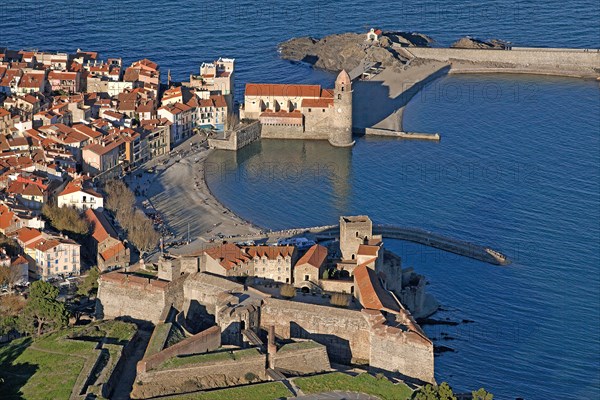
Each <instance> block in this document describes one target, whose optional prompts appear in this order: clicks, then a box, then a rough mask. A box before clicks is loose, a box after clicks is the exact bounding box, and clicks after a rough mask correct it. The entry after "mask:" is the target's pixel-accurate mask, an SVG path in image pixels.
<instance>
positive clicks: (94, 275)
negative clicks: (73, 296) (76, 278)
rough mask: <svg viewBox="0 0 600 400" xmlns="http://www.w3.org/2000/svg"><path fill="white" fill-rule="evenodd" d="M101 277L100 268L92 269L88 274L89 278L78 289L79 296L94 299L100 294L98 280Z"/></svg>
mask: <svg viewBox="0 0 600 400" xmlns="http://www.w3.org/2000/svg"><path fill="white" fill-rule="evenodd" d="M99 277H100V270H99V269H98V267H92V268H91V269H90V271H89V272H88V274H87V276H86V277H85V279H84V280H83V282H81V285H79V287H78V288H77V294H78V295H81V296H87V297H92V296H95V295H96V293H98V278H99Z"/></svg>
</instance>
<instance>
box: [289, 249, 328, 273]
mask: <svg viewBox="0 0 600 400" xmlns="http://www.w3.org/2000/svg"><path fill="white" fill-rule="evenodd" d="M326 259H327V247H324V246H321V245H320V244H315V245H313V246H312V247H311V248H310V249H308V251H307V252H306V253H304V255H303V256H302V257H301V258H300V259H299V260H298V262H297V263H296V266H298V265H303V264H308V265H312V266H313V267H315V268H320V267H321V265H323V263H324V262H325V260H326Z"/></svg>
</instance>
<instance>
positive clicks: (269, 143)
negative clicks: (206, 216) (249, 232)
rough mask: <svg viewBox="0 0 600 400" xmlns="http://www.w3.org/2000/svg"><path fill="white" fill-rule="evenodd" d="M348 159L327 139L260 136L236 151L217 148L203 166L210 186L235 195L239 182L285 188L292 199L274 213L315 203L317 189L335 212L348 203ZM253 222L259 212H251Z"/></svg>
mask: <svg viewBox="0 0 600 400" xmlns="http://www.w3.org/2000/svg"><path fill="white" fill-rule="evenodd" d="M351 163H352V148H347V147H345V148H339V147H333V146H331V145H329V144H328V143H327V142H326V141H318V140H306V141H304V140H292V141H285V140H259V141H256V142H254V143H252V144H250V145H249V146H246V147H245V148H243V149H241V150H240V151H238V152H231V151H224V150H223V151H215V152H214V153H213V154H211V156H210V157H209V159H208V160H207V162H206V167H205V168H206V180H207V182H208V184H209V186H211V187H215V186H217V187H218V188H219V192H221V190H222V189H224V190H227V191H231V192H232V193H236V192H237V190H238V189H239V188H240V185H241V186H242V187H248V188H250V191H251V192H255V191H257V192H262V193H263V194H265V193H266V192H267V191H269V190H271V189H270V188H271V187H282V190H286V187H287V188H288V189H289V191H290V193H289V194H291V195H292V197H288V199H287V201H285V202H282V203H280V204H279V206H280V207H282V209H281V210H278V211H285V212H286V213H288V212H289V213H293V212H294V208H293V206H294V203H295V202H297V203H298V204H300V203H306V202H311V201H315V200H317V199H316V198H315V197H313V196H316V195H317V193H316V192H317V191H318V193H319V194H318V195H319V196H321V195H325V196H326V199H327V201H331V203H330V206H331V207H332V208H333V209H332V212H333V213H334V214H338V215H339V214H343V213H345V212H346V210H347V209H348V207H349V203H348V202H349V199H350V197H351V191H352V186H351V185H350V174H351V170H352V168H351ZM286 183H287V184H286ZM261 188H264V191H261ZM219 194H221V193H219ZM234 196H235V197H234V198H237V197H238V196H237V195H234ZM321 200H323V198H322V197H321ZM236 203H237V202H236ZM290 207H291V208H290ZM304 207H305V206H303V207H302V208H304ZM272 211H273V210H272ZM271 217H272V215H271ZM252 221H253V222H256V223H258V224H259V225H260V224H261V219H260V218H259V216H256V215H253V216H252Z"/></svg>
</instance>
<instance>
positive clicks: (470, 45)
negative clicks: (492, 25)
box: [450, 36, 508, 49]
mask: <svg viewBox="0 0 600 400" xmlns="http://www.w3.org/2000/svg"><path fill="white" fill-rule="evenodd" d="M450 47H453V48H455V49H505V48H507V47H508V44H507V42H505V41H502V40H499V39H490V40H488V41H484V40H480V39H476V38H472V37H470V36H465V37H463V38H460V39H458V40H457V41H456V42H454V43H452V44H451V45H450Z"/></svg>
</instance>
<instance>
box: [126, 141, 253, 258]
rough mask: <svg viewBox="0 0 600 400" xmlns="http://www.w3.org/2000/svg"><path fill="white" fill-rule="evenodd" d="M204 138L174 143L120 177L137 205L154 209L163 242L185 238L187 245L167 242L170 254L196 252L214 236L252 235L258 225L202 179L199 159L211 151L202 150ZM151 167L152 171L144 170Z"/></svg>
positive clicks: (179, 240) (201, 162) (203, 161)
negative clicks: (168, 150) (228, 204)
mask: <svg viewBox="0 0 600 400" xmlns="http://www.w3.org/2000/svg"><path fill="white" fill-rule="evenodd" d="M204 143H205V141H204V138H202V137H200V136H199V135H196V136H194V137H192V138H190V139H188V140H187V141H186V142H184V143H182V144H180V145H179V146H177V147H176V148H175V149H174V150H173V151H172V152H171V153H170V154H169V155H168V156H162V157H159V158H157V159H154V160H151V161H149V162H148V163H146V165H144V167H143V168H140V169H138V170H137V171H136V172H135V173H133V174H131V175H129V176H128V177H127V178H126V181H127V183H128V185H129V187H130V188H131V189H132V190H136V189H137V190H138V192H139V195H138V196H137V203H138V206H139V207H140V208H142V209H145V210H146V211H148V212H157V213H158V214H159V215H160V217H161V219H162V221H163V223H164V227H165V230H166V231H168V232H169V233H171V235H169V234H167V235H165V236H164V243H165V245H168V244H170V243H172V242H175V241H178V242H181V241H187V240H188V234H189V240H190V241H191V243H190V244H187V245H180V246H167V249H168V250H169V252H171V253H174V254H187V253H192V252H196V251H199V250H201V249H203V248H205V247H207V246H208V245H210V243H211V241H212V240H219V239H220V238H219V236H218V235H222V236H224V237H228V236H230V235H247V234H256V233H258V232H259V231H260V230H261V228H260V227H258V226H256V225H254V224H252V223H251V222H249V221H246V220H244V219H242V218H240V217H239V216H237V215H236V214H234V213H233V212H232V211H231V210H229V209H228V208H227V207H225V206H224V205H223V204H221V203H220V202H219V201H218V200H217V199H216V198H215V197H214V196H213V194H212V193H211V192H210V189H209V188H208V186H207V185H206V181H205V179H204V163H205V161H206V159H207V157H208V156H209V154H210V153H211V152H212V151H213V150H209V149H206V147H205V146H204ZM151 168H152V169H154V172H153V173H150V172H148V170H149V169H151Z"/></svg>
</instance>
